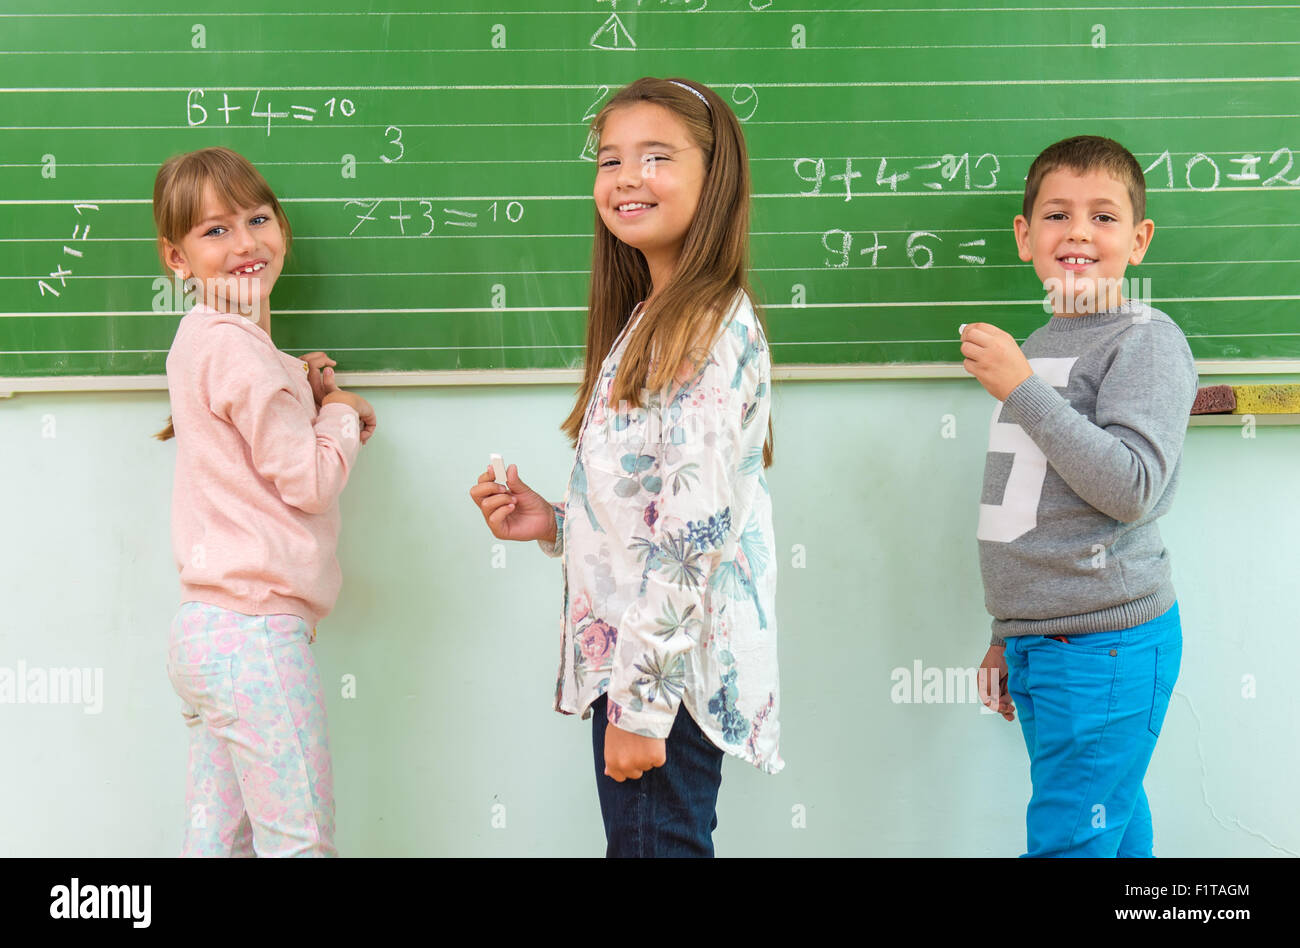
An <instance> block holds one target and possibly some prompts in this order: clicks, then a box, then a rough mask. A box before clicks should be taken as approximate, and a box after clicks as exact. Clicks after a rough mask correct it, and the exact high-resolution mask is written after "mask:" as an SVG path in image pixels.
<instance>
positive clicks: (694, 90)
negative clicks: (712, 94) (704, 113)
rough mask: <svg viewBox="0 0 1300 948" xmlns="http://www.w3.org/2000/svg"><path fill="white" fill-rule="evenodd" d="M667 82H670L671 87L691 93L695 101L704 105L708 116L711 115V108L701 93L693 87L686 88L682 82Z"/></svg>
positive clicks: (674, 80)
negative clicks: (697, 100)
mask: <svg viewBox="0 0 1300 948" xmlns="http://www.w3.org/2000/svg"><path fill="white" fill-rule="evenodd" d="M668 81H669V82H671V83H672V84H673V85H675V86H678V87H679V88H682V89H685V90H686V91H687V92H689V93H691V94H692V95H693V96H695V97H696V98H697V99H699V100H700V101H701V102H703V103H704V107H705V108H706V109H708V110H709V113H710V114H712V113H713V106H711V105H709V100H708V99H706V98H704V93H703V92H701V91H700V90H699V89H696V88H695V87H694V86H688V85H687V84H686V83H684V82H678V81H677V80H676V79H669V80H668Z"/></svg>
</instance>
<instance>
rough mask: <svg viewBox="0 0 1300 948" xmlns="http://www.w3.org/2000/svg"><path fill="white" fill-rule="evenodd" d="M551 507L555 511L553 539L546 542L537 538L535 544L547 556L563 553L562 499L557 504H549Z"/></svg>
mask: <svg viewBox="0 0 1300 948" xmlns="http://www.w3.org/2000/svg"><path fill="white" fill-rule="evenodd" d="M551 509H552V510H554V511H555V541H554V542H553V543H547V542H546V541H545V540H538V541H537V545H538V546H540V547H541V548H542V552H543V553H545V554H546V555H547V556H563V555H564V501H560V502H559V503H558V504H551Z"/></svg>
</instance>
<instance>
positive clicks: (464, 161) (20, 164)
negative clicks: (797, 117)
mask: <svg viewBox="0 0 1300 948" xmlns="http://www.w3.org/2000/svg"><path fill="white" fill-rule="evenodd" d="M1297 117H1300V116H1297ZM827 121H828V122H829V121H830V120H829V119H828V120H827ZM570 124H572V123H570ZM59 127H60V128H63V127H66V126H59ZM115 127H116V126H115ZM167 127H169V128H170V127H172V126H167ZM250 127H251V126H250ZM374 127H375V128H378V127H379V126H378V125H376V126H374ZM403 127H406V126H403ZM580 127H582V128H585V127H586V126H585V125H582V126H580ZM1275 147H1276V146H1275V145H1273V144H1269V145H1261V146H1259V147H1257V148H1256V147H1251V148H1223V149H1218V150H1216V151H1215V152H1214V154H1216V155H1236V154H1241V155H1245V154H1253V153H1254V152H1257V151H1272V150H1273V149H1274V148H1275ZM1291 150H1292V151H1300V145H1298V146H1296V147H1295V148H1292V149H1291ZM1188 153H1190V151H1189V152H1188ZM801 157H803V156H802V155H789V156H786V155H750V156H749V163H750V164H751V165H753V164H757V163H759V162H763V161H767V162H780V163H782V164H787V165H788V164H790V163H791V162H794V161H798V160H799V159H800V158H801ZM850 157H852V158H855V159H859V160H862V161H872V160H874V159H876V158H886V159H888V160H889V161H915V160H918V159H921V158H933V157H935V156H934V155H863V156H859V155H852V156H850ZM998 157H999V158H1006V159H1011V158H1016V159H1019V158H1037V157H1038V155H1037V154H1036V153H1035V154H1032V155H1031V154H1012V153H1010V152H1006V153H1004V152H998ZM579 161H580V159H575V158H431V159H428V160H422V159H419V158H403V159H402V164H403V165H430V166H441V165H576V164H578V163H579ZM390 163H391V162H385V161H367V160H364V159H358V160H357V164H358V165H359V166H364V165H374V166H375V167H376V168H383V167H386V166H387V165H388V164H390ZM583 163H584V164H590V162H583ZM257 166H258V167H259V168H316V167H324V168H337V167H338V166H339V163H338V162H337V161H259V162H258V163H257ZM41 167H44V165H43V164H42V163H41V162H39V161H14V162H4V161H0V168H20V169H23V168H41ZM59 167H60V168H157V167H158V162H156V161H61V162H59ZM1240 226H1248V225H1240Z"/></svg>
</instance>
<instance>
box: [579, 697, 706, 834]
mask: <svg viewBox="0 0 1300 948" xmlns="http://www.w3.org/2000/svg"><path fill="white" fill-rule="evenodd" d="M605 707H606V699H605V696H604V695H601V696H600V697H599V698H597V699H596V701H595V702H594V703H593V704H592V706H591V711H592V727H591V748H592V752H593V753H594V754H595V758H596V792H597V793H598V794H599V795H600V815H601V818H602V819H603V820H604V821H605V840H606V843H607V846H606V849H605V855H606V856H607V857H609V858H614V857H619V856H631V857H666V856H703V857H711V856H712V855H713V831H714V829H716V828H717V825H718V815H717V805H718V788H719V787H721V786H722V758H723V756H724V755H723V752H722V751H721V750H720V749H719V748H717V747H715V746H714V745H713V742H712V741H710V740H709V739H708V738H707V737H706V736H705V735H704V732H703V731H701V730H700V728H699V726H698V725H697V724H696V723H695V721H694V719H693V718H692V717H691V713H690V712H689V711H687V710H686V708H685V706H678V708H677V718H676V719H675V720H674V721H673V729H672V731H671V732H670V733H669V735H668V742H667V754H666V757H667V760H666V761H665V763H664V766H662V767H655V768H654V769H653V770H648V771H646V772H645V773H644V774H642V775H641V777H640V778H638V779H636V780H624V781H623V782H622V783H619V782H618V781H617V780H614V779H613V778H612V777H607V776H605V728H606V727H607V726H608V722H607V721H606V720H605Z"/></svg>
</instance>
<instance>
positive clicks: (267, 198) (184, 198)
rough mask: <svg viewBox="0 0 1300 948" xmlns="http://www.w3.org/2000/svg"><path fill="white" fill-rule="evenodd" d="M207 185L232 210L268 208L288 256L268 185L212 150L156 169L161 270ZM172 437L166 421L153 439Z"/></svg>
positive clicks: (191, 222) (288, 234)
mask: <svg viewBox="0 0 1300 948" xmlns="http://www.w3.org/2000/svg"><path fill="white" fill-rule="evenodd" d="M208 184H211V185H212V189H213V190H214V191H215V192H216V193H217V196H218V197H219V198H220V199H221V200H223V201H226V202H227V203H229V204H232V205H234V206H235V207H257V206H259V205H262V204H269V205H270V206H271V209H272V211H273V212H274V213H275V219H276V220H277V221H279V223H280V232H281V233H282V234H284V252H285V256H288V254H289V247H290V245H291V244H292V243H293V231H292V230H291V229H290V227H289V218H288V217H287V216H286V215H285V213H284V208H283V207H281V206H280V202H279V201H278V200H276V197H275V192H274V191H272V190H271V186H270V185H269V184H267V183H266V179H265V178H263V177H262V175H261V172H259V171H258V170H257V169H256V168H254V167H253V165H252V163H251V162H250V161H249V160H248V159H247V158H245V157H244V156H243V155H241V154H239V152H236V151H231V150H230V149H229V148H222V147H220V146H214V147H212V148H201V149H199V150H198V151H191V152H186V153H185V154H183V155H175V156H173V157H171V158H168V159H167V160H166V161H165V162H163V166H162V167H161V168H159V169H158V176H157V177H156V178H155V179H154V183H153V222H154V227H155V228H157V230H158V258H159V259H160V260H161V261H162V265H163V269H165V270H166V271H167V272H168V273H171V267H170V266H168V264H167V245H168V243H171V244H177V245H178V244H180V242H181V240H183V239H184V237H185V235H186V234H188V233H189V232H190V229H191V228H193V227H194V226H195V225H196V224H197V223H198V222H199V215H200V214H201V213H203V190H204V188H205V187H206V186H207V185H208ZM175 435H176V429H175V428H174V427H173V425H172V420H171V417H170V416H168V418H167V427H165V428H163V430H162V431H159V432H158V433H157V434H155V435H154V437H155V438H157V439H158V440H159V441H166V440H167V439H168V438H172V437H175Z"/></svg>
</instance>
